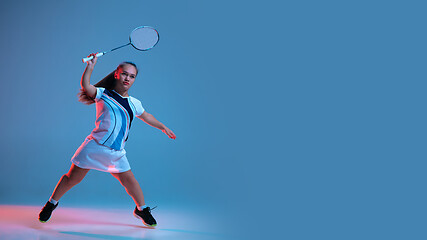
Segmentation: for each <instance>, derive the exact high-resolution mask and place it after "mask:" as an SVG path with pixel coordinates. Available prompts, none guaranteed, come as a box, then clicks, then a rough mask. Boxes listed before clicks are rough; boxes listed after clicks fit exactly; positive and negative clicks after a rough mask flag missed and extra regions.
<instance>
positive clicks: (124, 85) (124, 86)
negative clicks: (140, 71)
mask: <svg viewBox="0 0 427 240" xmlns="http://www.w3.org/2000/svg"><path fill="white" fill-rule="evenodd" d="M136 73H137V72H136V68H135V67H134V66H132V65H130V64H125V65H123V67H120V68H119V69H117V71H116V73H115V74H114V77H115V78H116V87H115V88H116V89H118V90H124V91H127V90H129V88H130V87H132V84H133V82H134V81H135V77H136Z"/></svg>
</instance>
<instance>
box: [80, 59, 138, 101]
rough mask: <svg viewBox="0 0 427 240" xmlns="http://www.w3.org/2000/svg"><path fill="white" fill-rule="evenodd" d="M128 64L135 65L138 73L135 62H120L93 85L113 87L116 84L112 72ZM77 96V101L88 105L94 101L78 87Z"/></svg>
mask: <svg viewBox="0 0 427 240" xmlns="http://www.w3.org/2000/svg"><path fill="white" fill-rule="evenodd" d="M126 64H129V65H132V66H134V67H135V69H136V74H137V75H138V67H137V66H136V64H135V63H133V62H122V63H120V64H119V66H117V68H116V70H114V71H112V72H111V73H110V74H108V75H107V76H105V77H104V78H103V79H102V80H101V81H99V82H97V83H96V84H95V85H94V86H95V87H102V88H105V89H108V90H113V89H114V87H115V86H116V78H115V77H114V74H115V73H116V71H117V70H119V69H120V68H122V67H123V66H124V65H126ZM77 96H78V97H79V101H80V102H82V103H84V104H87V105H90V104H92V103H95V100H94V99H93V98H91V97H89V96H88V95H86V92H85V91H83V89H80V92H79V93H78V94H77Z"/></svg>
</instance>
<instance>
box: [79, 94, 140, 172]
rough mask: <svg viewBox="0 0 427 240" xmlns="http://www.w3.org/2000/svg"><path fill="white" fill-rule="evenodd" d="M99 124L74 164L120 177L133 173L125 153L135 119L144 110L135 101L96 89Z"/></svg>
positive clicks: (97, 120)
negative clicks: (121, 174) (129, 171)
mask: <svg viewBox="0 0 427 240" xmlns="http://www.w3.org/2000/svg"><path fill="white" fill-rule="evenodd" d="M95 103H96V121H95V128H94V129H93V130H92V133H91V134H90V135H89V136H87V137H86V139H85V141H84V142H83V143H82V145H81V146H80V147H79V148H78V149H77V151H76V152H75V154H74V156H73V157H72V158H71V162H72V163H74V164H75V165H77V166H78V167H81V168H85V169H95V170H99V171H103V172H112V173H119V172H125V171H128V170H130V165H129V162H128V160H127V158H126V151H125V149H124V147H125V143H126V141H127V138H128V136H129V129H130V126H131V123H132V120H133V118H134V117H135V116H140V115H141V114H142V113H143V112H144V111H145V110H144V108H143V107H142V104H141V102H140V101H139V100H138V99H136V98H134V97H122V96H120V94H118V93H117V92H116V91H114V90H108V89H105V88H96V97H95Z"/></svg>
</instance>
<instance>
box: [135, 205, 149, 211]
mask: <svg viewBox="0 0 427 240" xmlns="http://www.w3.org/2000/svg"><path fill="white" fill-rule="evenodd" d="M146 207H147V205H144V206H137V208H138V210H139V211H142V209H144V208H146Z"/></svg>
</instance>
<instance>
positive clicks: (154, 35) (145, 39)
mask: <svg viewBox="0 0 427 240" xmlns="http://www.w3.org/2000/svg"><path fill="white" fill-rule="evenodd" d="M158 42H159V33H158V32H157V31H156V29H154V28H152V27H149V26H141V27H137V28H135V29H134V30H133V31H132V32H131V33H130V35H129V42H128V43H127V44H125V45H122V46H120V47H116V48H113V49H111V50H110V51H106V52H99V53H97V54H96V56H97V57H101V56H103V55H105V54H107V53H109V52H112V51H114V50H117V49H120V48H122V47H126V46H129V45H132V47H134V48H135V49H136V50H139V51H147V50H150V49H152V48H153V47H154V46H156V44H157V43H158ZM92 58H93V56H90V57H86V58H83V59H82V61H83V62H84V63H85V62H87V61H89V60H91V59H92Z"/></svg>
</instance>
